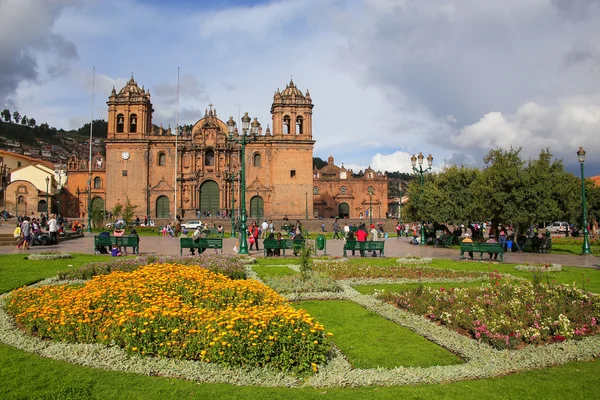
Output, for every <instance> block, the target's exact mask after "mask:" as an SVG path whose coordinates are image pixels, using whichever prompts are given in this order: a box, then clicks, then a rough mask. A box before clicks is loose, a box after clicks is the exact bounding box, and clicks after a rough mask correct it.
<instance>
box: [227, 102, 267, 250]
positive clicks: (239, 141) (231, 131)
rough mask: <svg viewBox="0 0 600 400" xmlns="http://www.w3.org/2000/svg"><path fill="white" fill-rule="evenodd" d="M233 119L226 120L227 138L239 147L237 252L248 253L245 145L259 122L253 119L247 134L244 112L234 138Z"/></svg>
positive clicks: (247, 119) (247, 125)
mask: <svg viewBox="0 0 600 400" xmlns="http://www.w3.org/2000/svg"><path fill="white" fill-rule="evenodd" d="M235 125H236V124H235V121H234V120H233V117H229V121H227V130H228V131H229V140H231V141H233V142H235V143H237V144H239V145H240V146H241V147H240V158H241V160H240V165H241V171H240V173H241V174H242V175H241V179H240V188H241V191H242V194H241V199H240V201H241V203H242V211H241V213H242V215H241V219H240V221H241V225H240V251H239V253H238V254H248V243H247V242H246V229H247V228H246V145H247V144H248V143H250V142H252V141H254V140H256V135H257V134H258V127H259V126H260V124H259V123H258V122H257V121H256V120H254V122H253V123H252V128H251V129H250V135H248V134H247V133H248V128H249V127H250V117H249V116H248V113H247V112H246V113H244V116H243V117H242V135H241V137H239V138H238V139H236V138H235V137H234V136H233V134H234V132H235Z"/></svg>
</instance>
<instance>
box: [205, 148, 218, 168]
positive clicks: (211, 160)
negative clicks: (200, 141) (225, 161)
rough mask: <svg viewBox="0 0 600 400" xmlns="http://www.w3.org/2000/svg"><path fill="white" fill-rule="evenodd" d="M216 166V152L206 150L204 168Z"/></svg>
mask: <svg viewBox="0 0 600 400" xmlns="http://www.w3.org/2000/svg"><path fill="white" fill-rule="evenodd" d="M214 165H215V152H214V151H213V150H206V152H205V153H204V166H205V167H214Z"/></svg>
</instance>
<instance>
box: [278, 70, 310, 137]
mask: <svg viewBox="0 0 600 400" xmlns="http://www.w3.org/2000/svg"><path fill="white" fill-rule="evenodd" d="M312 109H313V104H312V99H311V98H310V93H308V90H307V91H306V94H305V95H304V94H302V92H301V91H300V89H298V88H297V87H296V85H294V82H293V81H292V80H290V83H289V84H287V85H286V86H285V89H284V90H283V92H280V91H279V89H277V91H276V92H275V95H274V96H273V104H272V105H271V114H272V115H273V135H274V136H278V135H285V136H287V137H286V139H298V140H312Z"/></svg>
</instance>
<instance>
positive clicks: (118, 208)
mask: <svg viewBox="0 0 600 400" xmlns="http://www.w3.org/2000/svg"><path fill="white" fill-rule="evenodd" d="M121 212H123V204H121V203H117V204H115V206H114V207H113V209H112V210H111V213H112V215H113V218H114V219H117V218H118V217H119V215H121Z"/></svg>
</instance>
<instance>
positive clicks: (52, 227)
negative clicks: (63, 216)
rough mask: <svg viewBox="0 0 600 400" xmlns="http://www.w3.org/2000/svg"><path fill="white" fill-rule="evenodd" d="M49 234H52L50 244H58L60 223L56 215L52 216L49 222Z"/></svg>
mask: <svg viewBox="0 0 600 400" xmlns="http://www.w3.org/2000/svg"><path fill="white" fill-rule="evenodd" d="M48 232H50V243H51V244H58V241H59V238H58V221H57V220H56V215H54V214H51V215H50V220H49V221H48Z"/></svg>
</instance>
